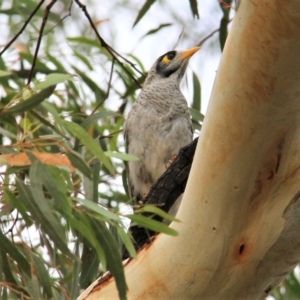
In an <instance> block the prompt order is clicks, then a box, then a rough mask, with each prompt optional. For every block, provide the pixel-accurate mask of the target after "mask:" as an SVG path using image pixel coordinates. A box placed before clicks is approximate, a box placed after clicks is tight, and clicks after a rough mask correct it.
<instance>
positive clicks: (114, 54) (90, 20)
mask: <svg viewBox="0 0 300 300" xmlns="http://www.w3.org/2000/svg"><path fill="white" fill-rule="evenodd" d="M75 2H76V3H77V5H78V6H79V7H80V8H81V9H82V11H83V13H84V14H85V16H86V18H87V19H88V21H89V23H90V25H91V27H92V28H93V30H94V32H95V34H96V36H97V38H98V40H99V42H100V43H101V45H102V47H104V48H105V49H106V50H107V51H108V52H109V54H110V55H111V56H112V57H113V58H114V59H115V60H116V62H118V64H119V65H120V66H121V67H122V68H123V70H124V71H125V72H126V73H127V74H128V75H129V77H131V79H132V80H133V81H134V82H135V84H136V85H137V86H139V87H141V85H140V84H139V82H138V81H137V80H136V78H135V77H134V76H133V75H132V74H131V73H130V72H129V71H128V70H127V69H126V67H125V66H124V64H123V62H121V61H120V59H119V57H121V58H122V59H123V60H124V61H126V62H127V63H128V64H129V65H130V66H131V67H132V68H134V69H135V70H136V71H137V72H139V73H140V74H142V73H141V72H140V71H139V70H138V69H137V68H136V67H135V65H134V64H133V63H132V62H130V61H129V60H127V59H126V58H125V57H123V56H121V55H120V54H119V53H118V52H117V51H116V50H114V49H113V48H112V47H111V46H110V45H109V44H107V43H106V41H105V40H104V39H103V38H102V37H101V35H100V34H99V32H98V31H97V28H96V27H95V25H94V23H93V21H92V18H91V16H90V15H89V13H88V11H87V9H86V6H85V5H84V4H82V3H81V2H80V1H79V0H75ZM142 75H144V74H142Z"/></svg>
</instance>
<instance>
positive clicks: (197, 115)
mask: <svg viewBox="0 0 300 300" xmlns="http://www.w3.org/2000/svg"><path fill="white" fill-rule="evenodd" d="M189 110H190V114H191V116H192V119H193V120H195V121H196V122H201V123H202V122H203V120H204V115H203V114H201V112H200V111H198V110H195V109H193V108H191V107H190V108H189Z"/></svg>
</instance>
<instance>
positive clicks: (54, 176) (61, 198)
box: [39, 164, 71, 214]
mask: <svg viewBox="0 0 300 300" xmlns="http://www.w3.org/2000/svg"><path fill="white" fill-rule="evenodd" d="M39 170H40V173H39V176H40V179H41V181H42V183H43V185H44V186H45V187H46V189H47V191H48V192H49V194H50V195H51V197H52V198H53V200H54V201H55V204H56V207H57V208H59V209H60V211H61V212H62V213H64V214H67V213H69V212H71V199H70V197H69V196H68V195H67V194H68V193H69V191H68V189H67V187H66V181H65V178H64V177H63V176H62V174H63V173H62V171H61V170H60V169H59V168H57V167H53V166H48V165H44V164H39Z"/></svg>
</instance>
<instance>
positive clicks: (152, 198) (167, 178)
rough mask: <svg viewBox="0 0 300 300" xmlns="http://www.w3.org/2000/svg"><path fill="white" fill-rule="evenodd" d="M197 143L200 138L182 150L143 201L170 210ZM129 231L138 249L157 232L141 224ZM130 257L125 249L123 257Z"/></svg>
mask: <svg viewBox="0 0 300 300" xmlns="http://www.w3.org/2000/svg"><path fill="white" fill-rule="evenodd" d="M197 143H198V138H196V139H195V140H194V141H193V142H192V143H191V144H189V145H187V146H186V147H184V148H182V149H181V150H180V152H179V154H178V156H177V158H176V160H175V161H174V162H173V163H172V165H171V166H170V168H168V169H167V170H166V172H165V173H164V174H163V175H162V176H161V177H160V178H159V179H158V181H157V182H156V183H155V184H154V185H153V187H152V188H151V190H150V192H149V193H148V195H147V197H146V198H145V200H144V201H143V202H144V204H154V205H157V206H159V207H160V208H161V209H162V210H164V211H165V212H168V211H169V210H170V208H171V206H172V205H173V204H174V203H175V201H176V199H177V198H178V197H179V196H180V195H181V194H182V193H183V192H184V190H185V187H186V183H187V179H188V176H189V174H190V170H191V166H192V162H193V159H194V154H195V150H196V146H197ZM144 215H145V216H148V217H151V218H153V219H154V220H157V221H160V222H162V221H163V220H162V218H161V217H160V216H153V215H150V214H149V213H147V214H146V213H145V214H144ZM129 231H130V233H131V235H132V237H133V240H134V244H135V248H136V250H139V249H140V248H142V247H143V246H144V245H145V244H146V243H147V242H149V240H150V238H151V236H153V235H155V234H156V232H153V231H151V230H148V229H146V228H144V227H141V226H133V227H130V229H129ZM128 257H129V254H128V252H127V251H126V250H124V251H123V259H126V258H128Z"/></svg>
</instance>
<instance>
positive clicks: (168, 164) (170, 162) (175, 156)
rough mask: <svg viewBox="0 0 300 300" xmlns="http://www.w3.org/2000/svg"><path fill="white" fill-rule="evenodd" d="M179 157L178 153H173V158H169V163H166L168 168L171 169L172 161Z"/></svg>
mask: <svg viewBox="0 0 300 300" xmlns="http://www.w3.org/2000/svg"><path fill="white" fill-rule="evenodd" d="M176 158H177V154H172V157H171V159H169V161H168V163H167V164H166V169H169V168H170V167H171V165H172V163H173V162H174V161H175V159H176Z"/></svg>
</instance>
